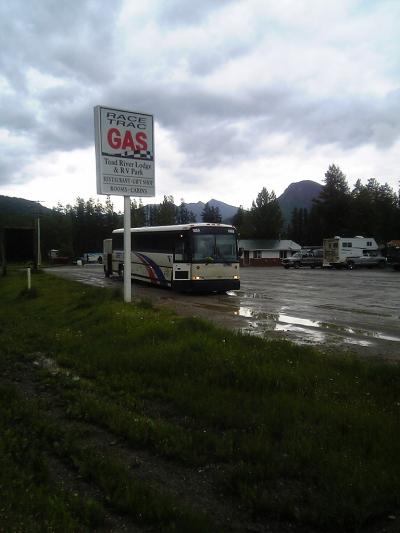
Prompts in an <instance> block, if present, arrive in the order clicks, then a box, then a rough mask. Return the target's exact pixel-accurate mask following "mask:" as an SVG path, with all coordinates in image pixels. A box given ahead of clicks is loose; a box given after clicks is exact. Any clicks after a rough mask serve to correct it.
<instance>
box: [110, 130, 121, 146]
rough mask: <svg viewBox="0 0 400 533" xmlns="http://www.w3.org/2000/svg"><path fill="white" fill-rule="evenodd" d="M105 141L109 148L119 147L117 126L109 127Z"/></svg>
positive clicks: (119, 138)
mask: <svg viewBox="0 0 400 533" xmlns="http://www.w3.org/2000/svg"><path fill="white" fill-rule="evenodd" d="M107 141H108V144H109V145H110V146H111V148H115V149H118V148H121V136H120V133H119V130H117V128H110V129H109V130H108V132H107Z"/></svg>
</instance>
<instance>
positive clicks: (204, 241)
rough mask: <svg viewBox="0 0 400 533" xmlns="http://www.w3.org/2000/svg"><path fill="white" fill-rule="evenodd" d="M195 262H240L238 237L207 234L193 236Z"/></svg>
mask: <svg viewBox="0 0 400 533" xmlns="http://www.w3.org/2000/svg"><path fill="white" fill-rule="evenodd" d="M192 259H193V261H200V262H203V261H206V262H214V263H232V262H234V261H237V260H238V257H237V250H236V235H234V234H231V233H229V234H222V233H220V234H206V233H203V234H202V233H200V234H195V235H193V258H192Z"/></svg>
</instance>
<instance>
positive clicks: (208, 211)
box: [201, 202, 222, 224]
mask: <svg viewBox="0 0 400 533" xmlns="http://www.w3.org/2000/svg"><path fill="white" fill-rule="evenodd" d="M201 219H202V221H203V222H213V223H217V224H219V223H220V222H221V221H222V217H221V214H220V212H219V208H218V207H213V206H210V204H209V203H208V202H207V203H206V205H205V206H204V209H203V211H202V213H201Z"/></svg>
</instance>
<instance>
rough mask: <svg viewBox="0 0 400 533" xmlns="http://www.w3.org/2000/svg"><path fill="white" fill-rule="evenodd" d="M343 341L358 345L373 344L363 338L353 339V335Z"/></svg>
mask: <svg viewBox="0 0 400 533" xmlns="http://www.w3.org/2000/svg"><path fill="white" fill-rule="evenodd" d="M343 342H344V343H345V344H356V345H357V346H372V345H373V342H371V341H364V340H362V339H352V338H351V337H344V339H343Z"/></svg>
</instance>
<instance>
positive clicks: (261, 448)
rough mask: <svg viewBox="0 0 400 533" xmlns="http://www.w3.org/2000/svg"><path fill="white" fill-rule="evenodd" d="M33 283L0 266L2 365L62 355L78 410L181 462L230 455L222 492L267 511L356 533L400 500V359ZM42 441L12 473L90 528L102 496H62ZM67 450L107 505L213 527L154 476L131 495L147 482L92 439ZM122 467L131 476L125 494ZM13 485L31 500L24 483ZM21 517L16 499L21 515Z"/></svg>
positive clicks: (40, 278) (53, 384)
mask: <svg viewBox="0 0 400 533" xmlns="http://www.w3.org/2000/svg"><path fill="white" fill-rule="evenodd" d="M24 281H25V280H24V277H23V275H22V274H18V273H12V272H11V273H10V275H9V276H7V277H6V278H2V279H0V302H1V303H0V342H1V344H0V346H1V347H2V348H1V354H2V355H1V358H0V371H1V370H2V369H4V368H7V366H8V365H10V364H13V365H17V364H18V362H24V361H25V362H26V361H34V360H37V359H38V358H39V359H40V358H44V357H45V358H49V359H51V360H54V361H56V362H57V364H58V365H60V367H61V368H62V369H64V371H63V372H59V373H57V374H56V375H53V376H48V375H46V378H45V379H46V383H47V386H48V387H49V388H51V389H53V390H57V393H58V394H59V397H60V399H62V402H63V405H64V406H65V412H66V414H67V415H68V417H69V418H70V419H71V420H75V421H82V422H84V423H91V424H96V425H98V426H99V427H102V428H104V429H106V430H107V431H109V432H111V433H113V434H114V435H116V436H117V437H118V438H121V439H123V440H124V441H125V442H126V443H127V444H128V445H129V446H132V447H134V448H139V449H143V450H147V451H149V452H151V453H153V454H155V455H156V456H162V457H165V458H166V459H167V460H168V461H171V462H172V463H174V462H175V463H176V464H177V465H179V464H180V465H185V466H189V467H196V468H200V467H205V466H207V465H210V464H216V465H219V467H218V468H217V469H216V470H217V475H216V480H215V482H216V483H217V486H218V491H223V492H224V493H225V496H226V497H227V498H232V499H233V501H234V502H236V503H235V505H241V506H242V508H243V509H247V510H248V511H249V512H251V513H254V514H255V515H257V516H258V519H259V520H268V519H269V518H270V517H272V518H274V519H279V520H292V521H294V522H295V523H296V524H298V525H299V526H306V525H312V526H314V527H317V528H321V531H326V530H327V529H331V530H333V531H335V530H336V531H337V530H338V529H343V530H344V529H348V530H357V529H361V528H362V527H363V526H365V525H366V524H368V523H370V522H372V521H374V520H379V519H380V517H382V516H386V515H388V514H391V513H394V512H395V510H396V509H398V507H399V504H400V441H399V439H398V435H399V429H400V424H399V422H400V420H399V418H400V417H399V415H400V379H399V378H400V368H399V366H398V365H393V364H391V365H388V364H378V363H372V362H364V361H361V360H359V359H356V358H351V357H349V356H344V355H343V354H338V355H337V357H334V356H331V355H330V356H327V355H323V354H322V353H319V352H318V351H317V350H315V349H312V348H307V347H299V346H295V345H293V344H290V343H288V342H284V341H279V342H278V341H273V342H272V341H271V342H268V341H265V340H263V339H259V338H255V337H250V336H245V335H239V334H235V333H233V332H228V331H226V330H223V329H220V328H217V327H215V326H213V325H211V324H208V323H206V322H204V321H200V320H197V319H192V318H184V317H179V316H176V315H174V314H172V313H169V312H166V311H157V310H155V309H153V307H152V305H151V304H149V302H139V303H138V304H137V305H125V304H123V303H122V302H121V301H120V298H119V297H117V295H116V292H115V291H107V290H101V289H95V288H91V287H87V286H83V285H79V284H75V283H72V282H66V281H62V280H59V279H55V278H52V277H51V276H47V275H37V276H33V287H34V290H35V292H34V294H33V295H29V294H27V293H26V291H24ZM32 296H34V297H32ZM67 371H69V373H70V374H69V375H68V374H67ZM2 398H3V400H4V401H5V400H6V398H7V396H3V397H2ZM36 409H37V412H38V415H37V416H35V417H33V419H32V420H33V422H32V423H31V426H32V428H33V429H32V431H33V434H35V431H34V429H35V428H38V427H39V425H38V421H39V420H40V416H39V415H40V406H39V407H36ZM13 431H14V433H13V436H12V437H10V438H11V439H17V441H18V439H23V432H22V429H21V428H20V427H19V426H16V427H14V428H13ZM44 433H46V432H44ZM39 434H40V435H42V434H43V431H42V430H40V431H39ZM41 438H42V437H41ZM43 438H44V437H43ZM46 439H47V441H49V439H48V438H47V437H46ZM46 439H45V440H46ZM63 439H64V437H63V438H61V437H60V439H59V440H61V441H63ZM50 441H51V439H50ZM78 441H79V439H78ZM78 441H77V442H78ZM21 442H22V441H21ZM79 442H80V441H79ZM21 446H22V444H21ZM35 449H36V450H37V459H32V461H31V462H29V461H28V462H26V461H25V459H24V460H21V464H27V465H29V468H26V469H21V468H20V466H19V463H18V462H16V463H15V465H14V463H10V465H11V466H10V467H9V468H11V471H10V473H9V474H7V473H6V474H4V475H6V476H9V477H10V476H11V473H12V471H14V470H15V472H16V473H15V475H14V477H13V479H15V483H16V484H17V485H18V483H22V484H24V483H25V481H26V480H25V481H24V479H25V478H24V476H25V475H28V477H29V479H30V480H31V481H30V483H31V485H30V486H32V487H33V489H32V490H34V488H35V487H39V488H40V490H41V491H42V492H40V495H39V493H38V496H37V498H36V497H35V498H36V499H35V500H34V501H37V505H36V504H35V505H33V507H32V509H34V508H36V506H37V507H38V508H41V504H40V502H41V501H42V500H43V502H45V501H46V499H47V498H53V500H52V502H53V506H50V507H49V513H50V514H49V517H46V520H52V521H53V522H52V523H54V524H58V523H63V520H64V521H65V523H66V524H67V523H68V524H69V523H70V524H72V525H71V528H72V529H73V527H74V526H73V524H76V523H79V524H89V525H88V526H87V527H92V524H90V520H91V518H90V517H92V519H93V516H92V515H93V513H91V512H90V509H91V507H93V506H95V505H99V506H100V507H101V505H103V503H104V502H101V501H99V502H91V500H90V501H89V502H88V503H87V505H86V506H84V508H83V509H81V510H79V509H75V508H73V507H72V506H71V505H72V504H71V503H68V501H67V500H65V498H64V496H63V495H62V494H61V495H60V496H57V493H56V492H55V493H53V492H52V491H51V490H50V488H49V487H50V486H51V479H50V478H48V477H47V478H46V453H53V454H54V453H55V450H54V448H53V447H51V446H50V447H49V446H48V445H44V444H43V443H42V441H41V440H40V439H39V440H38V441H37V446H36V448H35ZM68 449H69V450H72V451H70V452H69V454H67V456H68V457H70V461H71V464H73V465H74V468H77V469H78V470H79V471H80V472H81V474H82V475H84V476H85V477H86V478H87V479H89V480H91V482H93V483H95V484H96V486H97V487H98V490H99V491H100V492H101V493H102V494H103V495H104V501H106V502H109V501H110V495H111V494H117V496H116V501H115V502H114V503H113V504H112V505H113V506H114V507H115V509H116V510H117V511H118V512H123V513H126V512H128V511H129V509H136V511H135V512H133V513H132V518H133V519H135V520H138V516H139V515H138V513H139V514H140V515H141V516H142V517H146V523H149V524H160V523H168V524H170V526H168V527H175V526H173V524H176V523H177V520H178V521H179V520H181V522H180V523H181V526H180V527H181V529H177V530H178V531H179V530H180V531H183V530H185V529H184V527H186V526H183V525H182V524H184V523H187V524H194V523H198V524H203V520H204V517H202V516H200V514H199V513H196V512H195V511H192V510H184V509H181V510H180V511H179V512H178V511H177V510H176V504H175V503H173V498H172V497H171V496H169V495H168V494H165V495H164V496H163V497H162V498H161V497H160V493H159V489H154V488H151V487H150V488H149V489H148V492H147V493H146V494H147V495H146V496H145V497H144V498H145V499H144V500H143V501H137V500H135V498H133V499H132V500H131V499H130V496H129V494H135V489H134V487H135V483H136V482H135V480H134V479H131V476H129V479H125V477H124V475H125V474H124V469H123V467H122V466H121V465H118V461H115V460H114V459H112V458H111V459H110V458H109V461H107V462H106V463H104V461H103V462H102V459H101V457H98V456H97V455H96V453H95V451H93V450H91V451H90V453H89V452H88V453H86V455H85V454H83V455H82V456H81V455H80V454H79V453H78V452H77V451H76V450H77V449H81V445H80V446H78V448H74V446H72V448H68ZM43 450H47V452H46V453H45V452H44V451H43ZM64 451H65V450H64ZM3 452H4V454H5V455H4V457H6V458H7V457H8V456H7V453H8V452H6V451H4V450H3V449H2V453H3ZM21 453H22V452H21ZM80 453H83V452H80ZM43 454H44V455H43ZM21 457H22V456H21ZM32 457H33V456H32ZM35 457H36V455H35ZM7 460H8V459H4V461H5V462H7ZM108 464H110V465H113V466H110V467H109V468H108V466H107V465H108ZM6 471H7V469H6ZM100 472H101V473H102V474H101V476H100V474H99V473H100ZM0 475H2V474H0ZM37 476H39V477H37ZM40 476H42V478H40ZM116 480H120V481H121V480H123V485H124V486H125V487H127V486H131V485H130V484H132V487H131V489H129V490H128V489H127V491H126V492H125V493H119V492H118V491H117V490H116V487H115V486H114V485H113V484H115V483H116ZM119 485H120V484H118V486H119ZM3 486H4V484H3ZM46 487H47V488H46ZM35 490H36V489H35ZM38 490H39V489H38ZM46 490H48V492H46ZM43 491H44V492H43ZM14 493H15V494H14ZM3 496H4V495H3ZM5 497H6V500H7V501H8V500H9V501H10V502H11V503H12V502H13V501H14V500H13V498H15V499H20V500H21V501H22V502H23V501H24V499H23V497H22V495H21V491H19V490H18V487H17V486H15V487H14V489H13V490H12V491H9V494H8V496H7V494H6V495H5ZM41 498H42V500H41ZM57 498H58V499H57ZM160 498H161V500H163V501H164V502H165V503H164V504H163V505H162V506H161V507H162V509H161V510H160V509H159V508H158V506H157V505H158V504H157V502H159V501H160ZM60 502H61V503H60ZM11 503H10V508H11ZM194 503H195V502H194ZM21 505H22V504H21ZM195 507H196V506H195ZM137 509H142V511H137ZM174 509H175V510H174ZM32 512H34V510H32ZM174 513H175V514H174ZM18 514H19V512H18V508H17V511H16V512H15V514H14V515H13V516H14V518H10V520H11V522H10V524H11V523H12V520H18ZM94 514H99V515H101V512H100V511H99V513H94ZM85 517H86V518H85ZM160 517H161V518H160ZM263 517H264V518H263ZM85 520H86V522H85ZM185 521H186V522H185ZM16 523H18V522H16ZM171 524H172V525H171ZM199 527H200V528H201V527H203V526H199ZM55 528H56V527H55ZM190 528H192V530H195V526H192V525H191V526H190ZM190 528H189V526H188V530H189V529H190ZM193 528H194V529H193ZM199 530H201V529H199Z"/></svg>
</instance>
